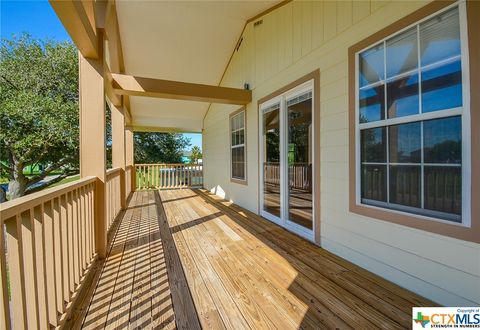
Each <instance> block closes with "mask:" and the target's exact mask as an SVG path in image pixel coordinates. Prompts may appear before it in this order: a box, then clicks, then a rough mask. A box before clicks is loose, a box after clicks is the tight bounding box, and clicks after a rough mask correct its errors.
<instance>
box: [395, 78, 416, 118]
mask: <svg viewBox="0 0 480 330" xmlns="http://www.w3.org/2000/svg"><path fill="white" fill-rule="evenodd" d="M418 104H419V102H418V73H417V72H415V73H414V74H412V75H410V76H406V77H403V78H400V79H397V80H395V81H392V82H389V83H388V84H387V107H388V118H395V117H403V116H409V115H414V114H417V113H419V110H418Z"/></svg>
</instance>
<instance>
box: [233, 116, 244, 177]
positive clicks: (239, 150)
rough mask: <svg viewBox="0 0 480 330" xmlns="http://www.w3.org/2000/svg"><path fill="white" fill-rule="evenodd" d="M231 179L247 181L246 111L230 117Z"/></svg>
mask: <svg viewBox="0 0 480 330" xmlns="http://www.w3.org/2000/svg"><path fill="white" fill-rule="evenodd" d="M230 139H231V140H230V149H231V150H230V159H231V179H232V180H234V181H246V179H247V176H246V172H247V171H246V161H245V160H246V154H245V153H246V149H245V109H243V108H242V109H240V110H239V111H236V112H234V113H233V114H232V115H230Z"/></svg>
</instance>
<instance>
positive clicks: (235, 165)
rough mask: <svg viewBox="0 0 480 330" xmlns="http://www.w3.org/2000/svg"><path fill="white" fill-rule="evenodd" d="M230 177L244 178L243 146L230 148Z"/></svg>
mask: <svg viewBox="0 0 480 330" xmlns="http://www.w3.org/2000/svg"><path fill="white" fill-rule="evenodd" d="M232 177H233V178H237V179H244V178H245V148H244V147H237V148H233V149H232Z"/></svg>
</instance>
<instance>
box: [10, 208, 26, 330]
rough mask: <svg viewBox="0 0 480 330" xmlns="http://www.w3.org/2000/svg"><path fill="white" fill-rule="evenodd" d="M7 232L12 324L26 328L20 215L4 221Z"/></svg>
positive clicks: (19, 327) (15, 326)
mask: <svg viewBox="0 0 480 330" xmlns="http://www.w3.org/2000/svg"><path fill="white" fill-rule="evenodd" d="M5 226H6V233H7V264H8V270H9V281H10V292H11V304H10V306H11V309H12V326H13V327H14V328H18V329H25V328H27V306H26V301H25V278H24V275H25V272H24V269H23V251H22V234H21V228H20V226H21V225H20V215H17V216H15V217H12V218H10V219H7V221H5Z"/></svg>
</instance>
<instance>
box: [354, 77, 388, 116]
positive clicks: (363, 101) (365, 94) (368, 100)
mask: <svg viewBox="0 0 480 330" xmlns="http://www.w3.org/2000/svg"><path fill="white" fill-rule="evenodd" d="M381 119H385V90H384V86H383V85H380V86H377V87H373V88H367V89H363V90H360V123H368V122H370V121H376V120H381Z"/></svg>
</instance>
